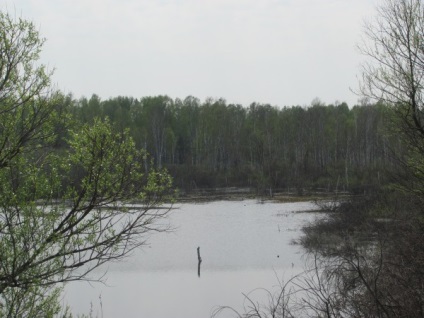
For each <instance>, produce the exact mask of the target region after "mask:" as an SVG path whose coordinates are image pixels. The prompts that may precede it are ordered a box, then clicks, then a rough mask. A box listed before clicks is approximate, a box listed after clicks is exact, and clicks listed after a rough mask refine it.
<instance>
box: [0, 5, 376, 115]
mask: <svg viewBox="0 0 424 318" xmlns="http://www.w3.org/2000/svg"><path fill="white" fill-rule="evenodd" d="M376 4H377V0H13V1H12V0H0V8H1V9H3V10H4V9H6V10H7V11H8V12H9V13H11V14H13V15H15V16H20V17H23V18H25V19H29V20H32V21H33V22H34V23H35V25H36V26H37V28H38V29H39V31H40V33H41V35H42V36H43V37H45V38H46V40H47V41H46V43H45V45H44V47H43V52H42V55H41V61H42V62H43V63H44V64H46V65H48V67H49V68H50V69H52V68H54V69H55V72H54V75H53V82H54V83H55V84H56V85H57V87H58V88H59V89H61V90H62V91H64V92H65V93H72V94H73V96H74V97H75V98H79V97H82V96H85V97H88V98H89V97H90V96H91V95H92V94H97V95H99V96H100V97H101V99H108V98H110V97H116V96H131V97H134V98H140V97H143V96H155V95H168V96H170V97H171V98H181V99H184V98H185V97H186V96H189V95H191V96H195V97H197V98H199V99H200V100H201V101H203V100H205V99H206V98H208V97H211V98H224V99H225V100H226V101H227V102H228V103H236V104H242V105H243V106H248V105H250V104H251V103H252V102H258V103H268V104H271V105H273V106H278V107H283V106H294V105H301V106H306V105H310V104H311V102H312V100H314V99H316V98H318V99H320V100H321V101H322V102H324V103H327V104H331V103H338V102H347V103H348V104H349V105H350V106H352V105H354V104H355V103H357V102H358V100H359V99H360V96H358V95H356V94H355V93H353V92H352V90H353V91H355V90H356V89H357V87H358V78H359V77H360V64H361V62H362V61H364V59H365V57H364V56H361V54H360V53H359V50H358V49H357V45H358V43H360V41H361V33H362V30H363V25H364V21H365V20H369V19H371V18H372V16H373V15H374V12H375V6H376Z"/></svg>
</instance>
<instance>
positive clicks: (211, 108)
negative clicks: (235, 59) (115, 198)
mask: <svg viewBox="0 0 424 318" xmlns="http://www.w3.org/2000/svg"><path fill="white" fill-rule="evenodd" d="M66 103H68V104H69V105H70V109H71V111H72V112H73V115H74V117H75V118H77V119H78V120H79V121H81V122H82V123H92V122H93V120H94V119H95V118H96V117H100V118H106V117H107V118H109V119H110V120H111V122H112V123H113V124H114V125H115V126H117V127H118V129H121V130H125V129H128V130H129V132H130V134H131V136H132V137H133V139H134V140H135V143H136V146H137V147H138V148H140V149H141V148H143V149H146V150H147V152H148V153H149V154H150V155H151V158H152V160H153V161H154V164H155V165H156V166H157V167H159V168H162V167H165V168H166V169H167V170H168V171H169V172H170V174H171V175H172V177H173V179H174V184H175V185H176V186H177V187H178V188H179V189H180V190H182V191H184V192H185V191H193V190H196V189H202V188H216V187H220V188H221V187H248V188H251V189H252V190H253V191H255V192H257V193H264V192H266V193H270V192H269V191H289V192H296V193H303V191H309V190H314V191H327V192H333V191H345V192H351V193H362V192H363V191H365V190H367V189H370V188H373V187H376V186H378V185H381V184H383V183H387V182H390V178H391V176H390V172H393V171H396V170H398V168H399V163H398V160H397V159H395V158H396V157H395V156H394V154H395V153H396V154H397V155H399V154H401V153H402V143H401V141H400V139H399V138H398V137H396V135H393V134H390V133H389V132H388V129H387V127H388V126H389V125H390V123H391V121H392V117H393V116H391V115H390V109H389V107H386V106H385V105H384V104H383V103H377V104H369V103H366V102H363V103H362V105H355V106H353V107H349V106H348V105H347V104H346V103H338V104H336V105H333V104H330V105H325V104H324V103H322V102H321V101H319V100H318V99H315V100H314V101H313V102H312V103H311V105H309V106H303V107H302V106H292V107H279V106H271V105H269V104H260V103H252V104H250V106H248V107H243V106H242V105H238V104H227V102H226V101H225V99H222V98H220V99H212V98H208V99H206V100H205V101H204V102H201V101H200V100H199V99H198V98H196V97H193V96H188V97H186V98H185V99H179V98H176V99H172V98H170V97H168V96H147V97H142V98H139V99H138V98H133V97H124V96H119V97H114V98H109V99H107V100H101V99H100V98H99V97H98V96H97V95H92V96H91V97H90V98H89V99H87V98H85V97H83V98H80V99H74V98H72V96H67V97H66ZM149 164H150V162H149Z"/></svg>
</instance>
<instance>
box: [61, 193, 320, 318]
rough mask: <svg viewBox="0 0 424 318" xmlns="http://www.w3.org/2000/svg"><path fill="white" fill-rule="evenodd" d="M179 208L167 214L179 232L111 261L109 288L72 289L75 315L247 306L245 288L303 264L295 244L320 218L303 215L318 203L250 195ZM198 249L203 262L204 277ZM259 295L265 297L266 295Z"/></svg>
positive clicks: (191, 313) (199, 313)
mask: <svg viewBox="0 0 424 318" xmlns="http://www.w3.org/2000/svg"><path fill="white" fill-rule="evenodd" d="M175 207H176V208H177V209H175V210H173V212H172V213H171V215H170V217H169V221H170V224H171V225H172V226H173V227H174V228H175V230H174V231H173V232H171V233H157V234H154V235H153V236H152V237H151V238H150V239H149V243H150V244H149V245H148V246H146V247H144V248H143V249H141V250H139V251H137V252H135V253H134V254H133V255H132V256H131V257H129V258H128V259H127V260H126V261H125V262H120V263H115V264H110V265H109V266H108V268H107V273H106V276H105V277H106V278H107V280H106V285H103V284H99V283H92V284H89V283H87V282H75V283H70V284H68V285H67V286H66V290H65V295H64V302H66V303H67V304H69V305H70V306H71V308H72V312H73V313H74V314H88V313H90V311H91V312H92V314H93V317H99V318H102V317H103V318H113V317H126V318H132V317H134V318H135V317H137V318H138V317H147V318H162V317H163V318H166V317H176V318H178V317H184V318H190V317H193V318H201V317H209V316H210V314H211V312H212V310H213V309H214V308H216V307H217V306H222V305H229V306H232V307H234V308H236V309H242V306H243V299H244V297H243V295H242V293H248V292H250V291H252V290H253V289H255V288H258V287H264V288H267V289H273V288H275V287H276V285H277V284H278V279H282V278H283V279H289V278H290V277H291V276H292V275H294V274H296V273H298V272H300V271H301V269H302V265H303V260H302V255H303V252H302V250H301V248H300V247H299V246H298V245H293V244H291V242H292V240H293V239H296V238H298V237H299V235H300V231H301V228H302V226H303V225H304V224H305V223H307V222H310V221H312V220H313V219H314V218H315V214H313V213H305V211H307V210H312V209H314V208H315V206H314V205H313V204H312V203H305V202H303V203H286V204H281V203H258V202H257V201H256V200H248V201H234V202H228V201H219V202H211V203H206V204H179V205H177V206H175ZM198 246H199V247H200V253H201V256H202V260H203V261H202V264H201V276H200V277H198V276H197V275H198V273H197V265H198V262H197V247H198ZM104 270H106V269H104ZM101 273H102V272H99V273H98V274H99V275H100V274H101ZM255 299H258V300H261V299H262V300H265V298H264V295H263V294H262V295H261V293H260V292H258V295H257V296H255ZM223 317H224V316H223Z"/></svg>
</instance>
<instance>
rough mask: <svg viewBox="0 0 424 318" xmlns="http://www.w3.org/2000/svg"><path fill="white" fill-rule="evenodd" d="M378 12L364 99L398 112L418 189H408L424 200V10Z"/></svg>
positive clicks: (409, 4)
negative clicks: (422, 195)
mask: <svg viewBox="0 0 424 318" xmlns="http://www.w3.org/2000/svg"><path fill="white" fill-rule="evenodd" d="M378 10H379V12H378V13H379V17H378V19H375V20H374V21H372V22H371V23H369V24H368V25H367V26H366V31H365V36H366V42H365V43H364V44H363V45H362V46H361V50H362V52H363V53H364V54H365V55H367V56H368V57H370V62H369V63H367V64H365V65H364V67H363V81H362V86H361V93H363V94H364V95H365V96H367V97H369V98H372V99H375V100H377V101H382V102H384V103H386V104H387V105H389V106H390V107H391V108H392V110H393V111H394V121H395V123H394V124H395V125H394V129H395V130H396V133H400V134H402V135H403V136H404V142H405V143H406V145H407V148H408V150H409V154H408V156H407V158H402V159H403V160H404V163H405V166H406V167H408V168H410V169H408V170H409V173H410V177H412V178H413V179H414V180H415V182H416V185H417V186H414V187H411V183H408V185H407V188H409V189H413V190H414V191H418V192H419V193H421V194H424V190H423V189H424V159H423V158H424V156H423V155H424V115H423V110H424V95H423V86H424V4H423V2H422V1H420V0H386V1H385V2H384V5H382V6H380V7H379V9H378ZM392 128H393V127H392ZM408 179H409V181H411V178H408Z"/></svg>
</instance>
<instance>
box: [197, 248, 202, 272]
mask: <svg viewBox="0 0 424 318" xmlns="http://www.w3.org/2000/svg"><path fill="white" fill-rule="evenodd" d="M197 260H198V263H197V276H199V277H200V264H201V263H202V258H201V257H200V246H198V247H197Z"/></svg>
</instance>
